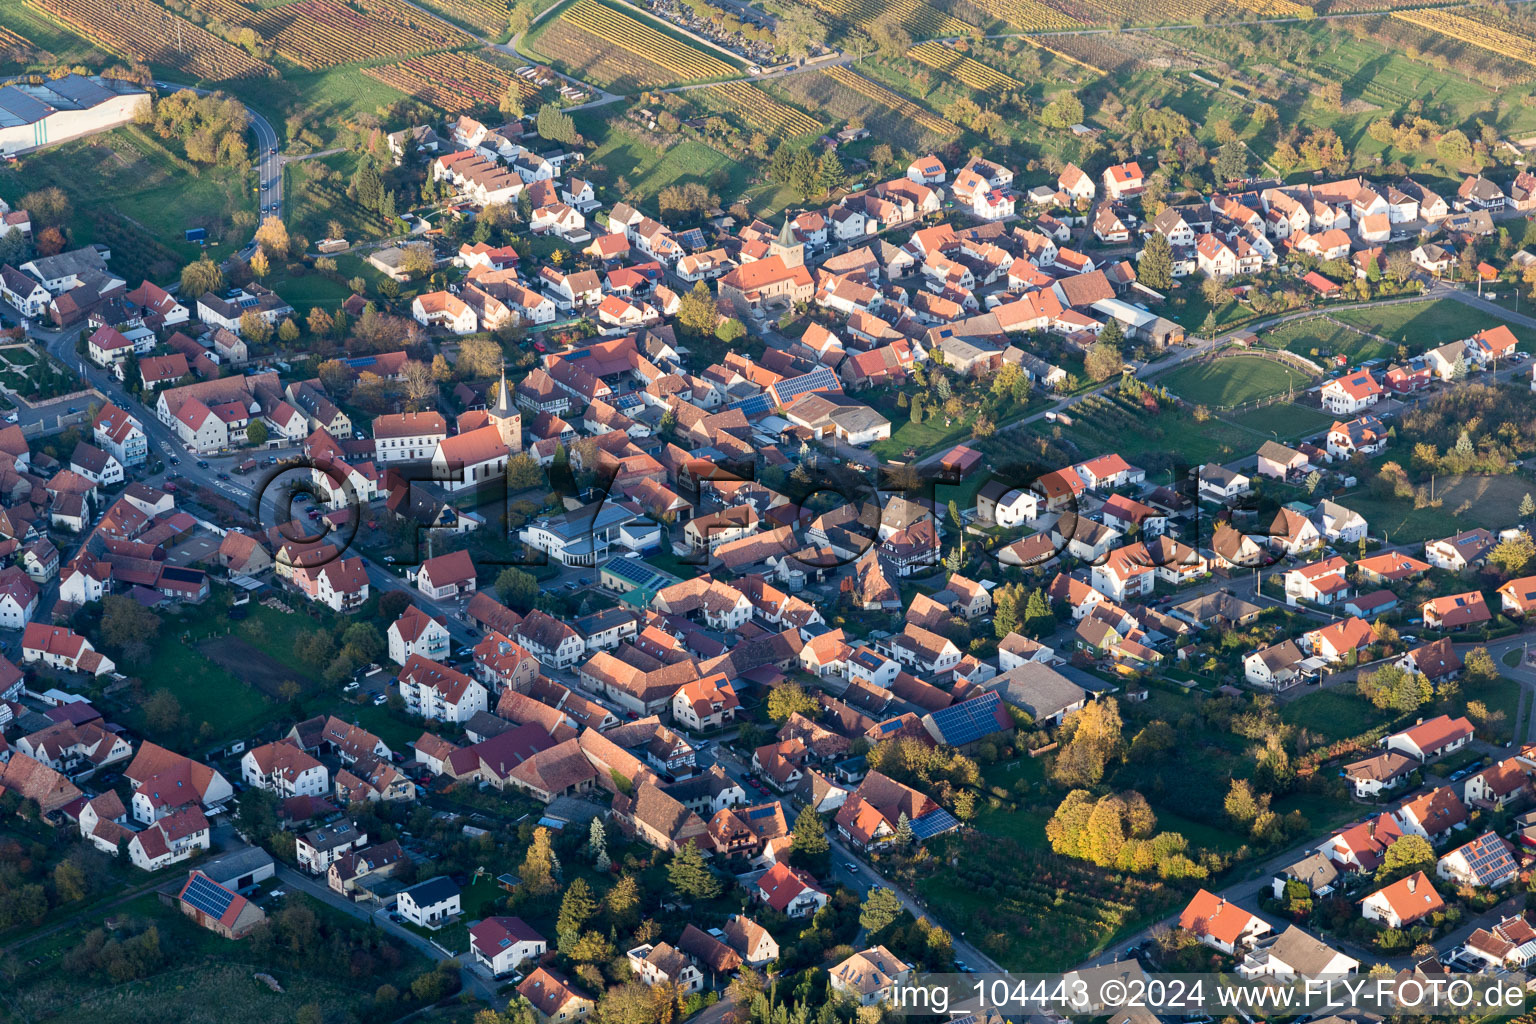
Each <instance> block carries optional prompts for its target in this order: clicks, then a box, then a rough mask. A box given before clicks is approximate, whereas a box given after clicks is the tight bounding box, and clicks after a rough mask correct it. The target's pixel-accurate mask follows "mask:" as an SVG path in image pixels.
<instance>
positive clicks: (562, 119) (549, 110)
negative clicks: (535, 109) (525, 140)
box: [536, 103, 581, 146]
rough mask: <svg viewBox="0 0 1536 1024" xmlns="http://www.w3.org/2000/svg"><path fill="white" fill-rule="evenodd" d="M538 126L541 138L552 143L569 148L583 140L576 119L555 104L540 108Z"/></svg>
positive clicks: (547, 104)
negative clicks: (577, 128)
mask: <svg viewBox="0 0 1536 1024" xmlns="http://www.w3.org/2000/svg"><path fill="white" fill-rule="evenodd" d="M536 124H537V127H538V132H539V137H540V138H544V139H548V140H549V141H551V142H558V143H561V144H562V145H567V146H569V145H574V144H575V143H577V142H579V141H580V140H581V133H580V132H578V131H577V130H576V120H575V118H573V117H571V115H570V114H567V113H566V112H565V111H563V110H561V109H560V108H559V107H557V106H555V105H554V104H553V103H546V104H544V105H543V106H542V107H540V108H539V116H538V118H537V121H536Z"/></svg>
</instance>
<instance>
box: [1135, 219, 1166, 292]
mask: <svg viewBox="0 0 1536 1024" xmlns="http://www.w3.org/2000/svg"><path fill="white" fill-rule="evenodd" d="M1136 278H1137V280H1139V281H1140V282H1141V283H1142V284H1144V285H1146V286H1147V287H1148V288H1151V289H1152V290H1153V291H1159V292H1160V291H1165V290H1167V289H1168V288H1170V287H1172V285H1173V246H1171V245H1169V244H1168V239H1167V238H1165V237H1164V236H1163V233H1162V232H1160V231H1154V232H1152V233H1151V234H1150V235H1148V236H1147V244H1146V245H1145V246H1143V247H1142V250H1141V259H1140V260H1139V261H1138V262H1137V264H1136Z"/></svg>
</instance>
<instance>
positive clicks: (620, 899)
mask: <svg viewBox="0 0 1536 1024" xmlns="http://www.w3.org/2000/svg"><path fill="white" fill-rule="evenodd" d="M603 904H604V906H606V907H607V908H608V916H609V917H610V918H612V919H613V921H614V923H616V924H620V925H623V924H627V923H628V922H629V920H630V918H631V915H633V914H634V912H635V910H636V908H638V907H639V906H640V883H639V882H637V881H635V876H633V875H624V876H622V877H621V878H620V879H619V880H618V881H617V882H615V883H614V885H613V888H612V889H609V890H608V895H607V896H605V897H603Z"/></svg>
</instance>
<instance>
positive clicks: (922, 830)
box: [912, 807, 960, 840]
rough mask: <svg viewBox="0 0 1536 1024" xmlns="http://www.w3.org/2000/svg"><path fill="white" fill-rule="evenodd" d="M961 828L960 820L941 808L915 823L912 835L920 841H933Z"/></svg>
mask: <svg viewBox="0 0 1536 1024" xmlns="http://www.w3.org/2000/svg"><path fill="white" fill-rule="evenodd" d="M959 827H960V819H958V818H956V817H955V816H954V815H953V814H950V813H949V812H948V811H946V810H944V809H943V808H942V807H941V808H938V809H937V810H932V811H929V812H928V813H927V814H925V815H923V816H922V817H920V818H918V819H916V820H915V821H913V822H912V835H913V837H915V838H917V839H919V840H922V839H932V838H933V837H934V836H941V835H943V834H944V833H945V832H953V831H954V830H955V829H957V828H959Z"/></svg>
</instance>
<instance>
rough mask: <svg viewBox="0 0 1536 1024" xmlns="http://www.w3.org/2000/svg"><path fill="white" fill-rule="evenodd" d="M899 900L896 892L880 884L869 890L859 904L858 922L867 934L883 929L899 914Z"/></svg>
mask: <svg viewBox="0 0 1536 1024" xmlns="http://www.w3.org/2000/svg"><path fill="white" fill-rule="evenodd" d="M901 910H902V907H901V900H900V899H898V898H897V896H896V893H894V892H893V891H891V890H890V889H886V888H884V887H882V886H876V887H875V888H873V889H871V890H869V894H868V895H867V896H865V897H864V902H863V903H862V904H860V906H859V924H860V925H862V926H863V928H864V930H865V931H867V932H869V934H871V935H874V934H875V933H876V932H879V931H881V930H883V929H884V928H885V927H886V926H887V925H889V924H890V923H891V922H893V921H895V920H896V919H897V918H898V917H900V916H901Z"/></svg>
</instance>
